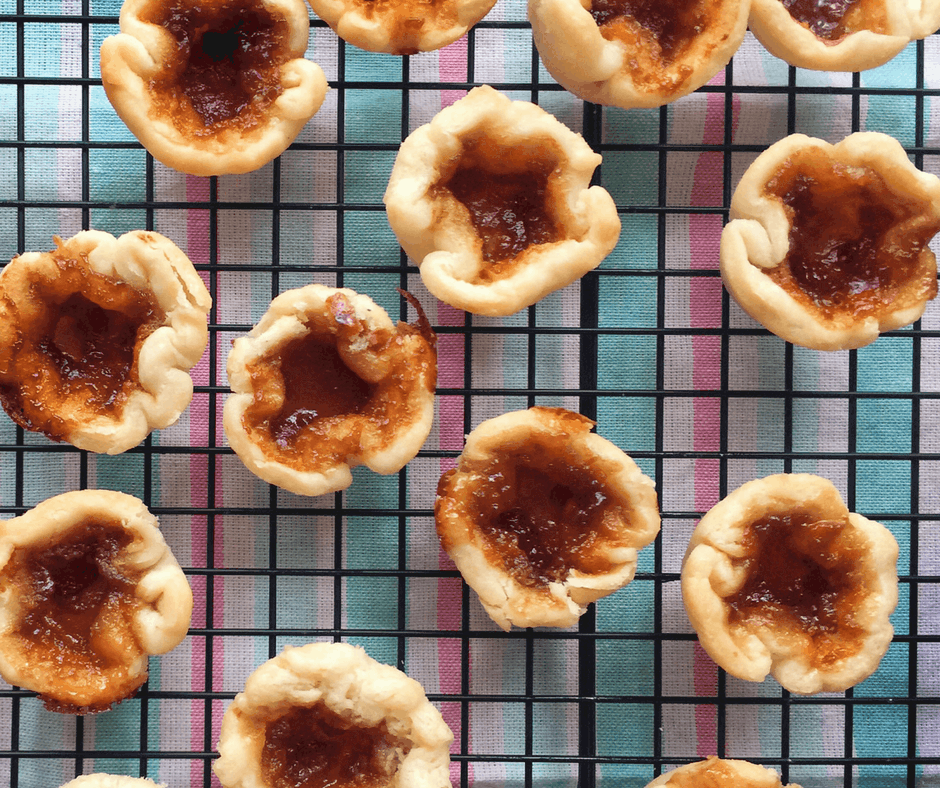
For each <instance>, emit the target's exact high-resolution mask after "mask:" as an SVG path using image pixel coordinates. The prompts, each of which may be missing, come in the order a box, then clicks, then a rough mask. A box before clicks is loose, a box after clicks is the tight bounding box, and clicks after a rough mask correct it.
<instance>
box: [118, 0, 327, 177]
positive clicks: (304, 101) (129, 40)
mask: <svg viewBox="0 0 940 788" xmlns="http://www.w3.org/2000/svg"><path fill="white" fill-rule="evenodd" d="M173 2H174V0H127V2H125V3H124V5H123V6H122V7H121V32H120V33H119V34H118V35H116V36H111V37H110V38H107V39H105V41H104V43H103V44H102V46H101V79H102V82H103V84H104V89H105V93H106V94H107V96H108V99H109V100H110V102H111V104H112V105H113V107H114V109H115V111H116V112H117V114H118V115H119V116H120V118H121V120H123V121H124V123H126V124H127V127H128V128H129V129H130V130H131V132H133V134H134V136H135V137H137V139H138V140H140V142H141V143H142V144H143V146H144V147H145V148H146V149H147V150H148V151H150V153H151V154H152V155H153V157H154V158H155V159H157V160H158V161H160V162H162V163H163V164H165V165H167V166H168V167H172V168H173V169H175V170H179V171H180V172H185V173H189V174H191V175H224V174H227V173H242V172H250V171H252V170H256V169H258V168H259V167H262V166H264V165H265V164H267V163H268V162H269V161H271V160H272V159H274V158H275V157H277V156H279V155H280V154H281V153H282V152H283V151H284V150H285V149H286V148H287V146H288V145H290V143H291V142H293V140H294V138H295V137H296V136H297V134H298V133H299V132H300V130H301V129H302V128H303V126H304V125H305V124H306V122H307V121H308V120H310V118H312V117H313V116H314V114H316V112H317V110H318V109H319V108H320V105H321V104H322V103H323V99H324V97H325V96H326V91H327V83H326V77H325V76H324V74H323V71H322V69H321V68H320V67H319V66H318V65H316V64H315V63H311V62H310V61H308V60H305V59H304V52H305V51H306V49H307V38H308V31H309V17H308V12H307V7H306V5H305V4H304V2H303V0H262V2H261V3H259V4H258V6H257V7H258V8H262V9H264V10H265V11H267V12H268V13H270V14H271V16H272V17H273V18H274V19H275V20H282V23H283V24H284V25H285V26H286V28H287V31H288V32H287V34H286V36H285V38H284V41H283V45H282V46H283V50H284V54H285V57H284V62H283V63H282V64H281V65H280V68H279V71H278V73H277V74H276V79H277V89H276V92H277V96H276V98H274V99H273V101H270V102H268V101H264V102H262V103H263V106H262V105H261V104H259V102H260V101H261V99H260V96H255V97H253V98H251V99H250V100H249V101H248V103H247V104H246V105H245V106H244V107H243V108H242V109H241V110H239V112H238V114H237V115H235V116H234V118H233V119H232V120H231V121H229V120H226V121H225V122H219V123H216V122H213V123H211V124H209V125H203V122H202V121H197V120H193V107H192V104H191V102H190V100H189V99H188V98H187V97H186V96H181V97H177V98H173V99H171V100H164V99H161V98H160V96H159V94H158V93H157V92H155V86H157V85H159V84H160V81H161V80H163V79H165V78H166V77H165V75H167V74H172V73H175V72H177V71H179V70H180V69H181V68H182V67H183V64H181V63H180V59H181V55H180V49H179V45H178V43H177V40H176V38H175V37H174V36H173V35H172V34H171V33H170V32H169V31H168V30H167V29H166V28H165V27H163V26H161V25H160V24H156V23H154V22H153V21H150V20H151V19H154V18H158V17H159V15H160V13H162V10H163V9H167V8H171V7H173ZM226 4H231V5H234V0H212V2H211V3H207V4H205V6H202V7H200V8H212V9H214V8H216V7H218V8H221V9H224V8H226V7H227V5H226ZM183 7H185V6H183ZM192 8H196V7H195V6H192ZM184 59H185V58H184ZM213 89H214V87H213V86H210V87H209V88H208V90H209V91H211V90H213Z"/></svg>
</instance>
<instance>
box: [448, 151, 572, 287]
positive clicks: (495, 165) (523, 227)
mask: <svg viewBox="0 0 940 788" xmlns="http://www.w3.org/2000/svg"><path fill="white" fill-rule="evenodd" d="M560 162H561V154H560V152H559V151H558V150H557V147H556V145H555V143H554V142H552V141H551V140H548V139H545V140H541V141H534V142H532V143H530V144H526V145H517V146H513V147H506V146H503V145H501V144H499V143H498V142H496V141H495V140H493V139H491V138H489V137H487V136H485V135H479V136H475V137H472V138H470V139H468V140H466V141H465V142H464V149H463V152H462V153H461V155H460V158H459V159H458V160H457V162H456V165H455V167H454V169H453V170H452V172H451V173H449V174H448V175H447V176H446V177H444V178H442V179H441V181H440V183H439V186H440V187H441V188H444V189H446V190H447V191H449V192H450V193H451V194H452V195H453V196H454V198H456V199H457V201H458V202H460V203H461V204H462V205H463V206H464V208H466V210H467V212H468V213H469V215H470V222H471V223H472V224H473V228H474V230H475V231H476V234H477V235H478V236H479V238H480V242H481V244H482V249H481V252H482V255H483V260H484V261H485V262H486V263H488V265H486V266H484V268H483V270H482V272H481V274H480V277H479V278H480V280H481V281H483V282H490V281H493V280H494V279H500V278H502V277H503V276H505V275H506V274H508V273H510V272H511V271H512V269H513V268H515V266H516V264H517V263H518V262H519V256H520V255H521V254H522V253H523V252H525V251H526V250H527V249H530V248H531V247H533V246H539V245H541V244H548V243H554V242H556V241H559V240H562V239H563V237H564V229H563V227H562V225H561V220H560V217H559V215H558V213H559V209H558V207H557V206H556V205H555V204H554V200H553V194H552V188H551V181H552V175H553V173H554V172H555V171H556V169H557V168H558V167H559V164H560Z"/></svg>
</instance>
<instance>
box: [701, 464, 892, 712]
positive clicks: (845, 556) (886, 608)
mask: <svg viewBox="0 0 940 788" xmlns="http://www.w3.org/2000/svg"><path fill="white" fill-rule="evenodd" d="M789 515H793V516H794V517H796V516H799V517H801V518H803V519H806V520H807V524H809V525H811V524H813V523H815V522H820V523H829V522H837V523H839V524H840V525H839V528H838V531H837V532H836V533H837V536H836V538H835V540H833V541H830V542H829V543H827V544H828V547H827V548H825V549H824V548H822V547H820V548H818V550H819V551H821V552H820V554H819V555H813V553H812V551H808V552H807V553H806V554H805V555H806V557H805V558H804V559H802V560H806V561H811V562H812V565H814V566H816V567H818V569H817V570H813V571H821V572H822V573H823V577H826V576H827V574H829V575H831V573H832V572H833V571H835V570H834V567H837V566H838V567H839V571H842V570H844V565H845V564H846V562H847V561H850V562H851V565H852V568H851V570H850V579H851V582H850V583H847V584H845V588H846V589H848V590H845V591H844V592H843V591H841V590H840V591H839V593H840V594H843V597H842V598H839V597H836V598H835V602H834V603H833V604H838V605H840V606H841V605H845V607H844V608H840V609H841V610H844V611H845V612H844V613H843V612H840V613H839V616H840V618H839V623H838V626H837V627H835V628H830V629H828V630H827V631H824V632H823V633H822V634H818V633H817V634H815V635H811V634H807V633H808V632H809V630H808V629H805V628H804V627H808V626H810V623H812V622H810V623H807V622H808V619H804V620H803V623H802V624H801V625H800V626H799V627H795V625H794V624H793V623H792V621H789V620H788V623H786V624H785V625H781V623H780V621H781V619H780V618H779V617H775V616H774V615H771V614H767V615H764V614H761V615H753V616H751V617H749V618H747V617H746V618H744V619H743V620H739V619H737V618H735V617H733V615H732V603H731V601H730V600H732V599H734V595H736V594H737V593H738V592H739V591H741V589H742V588H743V587H744V586H745V583H747V582H748V581H749V578H750V576H751V574H752V573H753V572H754V571H755V569H754V568H755V566H757V564H758V558H759V557H758V556H755V555H753V554H752V553H750V552H749V549H748V544H749V541H748V540H749V538H751V537H749V534H752V533H753V528H752V526H753V524H755V523H758V522H761V521H762V519H766V518H768V517H783V516H789ZM789 527H790V528H792V529H798V528H804V527H805V526H804V525H803V524H801V523H800V522H799V521H797V520H794V521H793V522H792V523H791V524H790V525H789ZM794 533H795V532H794ZM793 538H794V539H795V540H797V542H798V541H799V539H800V537H799V536H795V537H793ZM836 551H840V552H836ZM897 557H898V545H897V542H896V541H895V539H894V537H893V536H892V535H891V532H890V531H888V530H887V529H886V528H885V527H884V526H883V525H881V524H880V523H876V522H873V521H871V520H868V519H866V518H865V517H862V516H861V515H858V514H854V513H849V511H848V509H847V508H846V506H845V504H844V503H843V502H842V499H841V498H840V496H839V493H838V491H837V490H836V489H835V487H834V486H833V485H832V483H831V482H829V481H827V480H826V479H822V478H820V477H818V476H813V475H810V474H778V475H775V476H768V477H766V478H763V479H757V480H754V481H751V482H748V483H747V484H744V485H743V486H741V487H740V488H738V489H737V490H735V491H734V492H733V493H731V494H730V495H728V496H727V497H726V498H724V499H723V500H721V501H720V502H719V503H718V504H717V505H715V506H714V507H712V509H711V510H710V511H709V512H708V513H707V514H706V515H705V516H704V517H703V518H702V519H701V521H700V522H699V524H698V526H697V527H696V529H695V531H694V532H693V534H692V538H691V540H690V541H689V547H688V551H687V552H686V556H685V561H684V563H683V566H682V596H683V600H684V601H685V607H686V611H687V612H688V614H689V620H690V621H691V622H692V626H693V628H694V629H695V631H696V632H697V633H698V636H699V641H700V642H701V644H702V646H703V648H704V649H705V651H707V652H708V654H709V656H711V658H712V659H713V660H715V662H717V663H718V665H719V666H721V667H722V668H724V669H725V670H726V671H728V672H729V673H731V674H732V675H734V676H737V677H738V678H741V679H745V680H747V681H763V680H764V679H765V678H766V676H767V674H768V673H769V674H771V675H773V676H774V677H775V678H776V679H777V681H779V682H780V684H782V685H783V686H784V687H785V688H786V689H788V690H790V691H791V692H796V693H799V694H812V693H816V692H837V691H842V690H845V689H848V688H849V687H851V686H853V685H854V684H857V683H858V682H860V681H862V680H863V679H865V678H867V677H868V676H869V675H870V674H871V673H873V672H874V671H875V669H876V668H877V667H878V663H879V662H880V661H881V658H882V656H883V655H884V653H885V652H886V651H887V649H888V646H889V644H890V643H891V638H892V635H893V628H892V626H891V622H890V620H889V617H890V615H891V613H892V612H893V611H894V608H895V605H896V604H897V600H898V580H897V572H896V567H895V565H896V562H897ZM790 560H793V559H790ZM794 566H795V565H794ZM762 571H763V570H762ZM779 571H780V573H786V572H790V571H792V572H793V576H794V577H797V576H798V574H799V573H798V571H797V570H796V569H792V570H791V569H790V568H788V567H786V566H784V567H779ZM800 571H803V570H802V569H801V570H800ZM812 625H813V626H815V623H812ZM843 642H844V643H845V645H843ZM820 645H821V646H822V647H819V646H820Z"/></svg>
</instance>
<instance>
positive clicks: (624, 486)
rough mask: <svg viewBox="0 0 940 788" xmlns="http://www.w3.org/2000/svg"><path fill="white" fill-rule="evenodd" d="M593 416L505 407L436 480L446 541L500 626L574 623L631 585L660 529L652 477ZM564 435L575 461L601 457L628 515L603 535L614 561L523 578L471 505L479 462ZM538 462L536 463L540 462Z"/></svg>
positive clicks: (603, 548) (599, 546)
mask: <svg viewBox="0 0 940 788" xmlns="http://www.w3.org/2000/svg"><path fill="white" fill-rule="evenodd" d="M593 426H594V422H592V421H591V420H590V419H588V418H586V417H584V416H581V415H580V414H577V413H572V412H571V411H567V410H563V409H561V408H543V407H533V408H529V409H528V410H524V411H513V412H510V413H504V414H503V415H502V416H497V417H496V418H494V419H490V420H488V421H485V422H483V423H482V424H480V425H479V426H478V427H477V428H476V429H475V430H473V432H471V433H470V434H469V435H468V436H467V442H466V445H465V446H464V450H463V453H462V454H461V455H460V457H459V458H458V461H457V468H456V471H455V472H453V473H452V474H451V475H448V474H445V475H444V476H443V477H442V478H441V482H440V484H439V486H438V492H437V500H436V502H435V505H434V516H435V520H436V523H437V532H438V535H439V536H440V539H441V545H442V546H443V548H444V550H445V551H446V552H447V554H448V555H449V556H450V557H451V558H452V559H453V561H454V563H455V564H456V565H457V569H459V570H460V573H461V575H463V578H464V580H465V581H466V582H467V584H468V585H469V586H470V587H471V588H472V589H473V590H474V591H476V593H477V595H478V597H479V599H480V602H481V603H482V605H483V608H484V609H485V610H486V612H487V614H488V615H489V616H490V618H492V619H493V621H495V622H496V623H497V624H498V625H499V626H500V627H501V628H502V629H504V630H506V631H509V629H510V628H511V627H512V625H515V626H518V627H568V626H572V625H574V624H576V623H577V621H578V619H579V618H580V616H581V615H583V613H584V612H585V610H586V607H587V605H588V604H589V603H590V602H594V601H596V600H598V599H600V598H601V597H604V596H607V595H609V594H611V593H613V592H614V591H616V590H618V589H620V588H622V587H623V586H625V585H627V584H628V583H629V582H630V581H631V580H632V579H633V576H634V574H635V572H636V565H637V554H638V551H639V549H640V548H642V547H645V546H646V545H648V544H649V543H651V542H652V541H653V540H654V539H655V538H656V535H657V534H658V533H659V526H660V518H659V506H658V500H657V497H656V491H655V487H654V484H653V481H652V480H651V479H650V478H648V477H647V476H645V475H644V474H643V473H642V471H641V470H640V469H639V468H638V467H637V465H636V463H634V462H633V460H632V459H630V457H628V456H627V455H626V454H624V453H623V452H622V451H621V450H620V449H619V448H617V447H616V446H615V445H614V444H613V443H611V442H610V441H608V440H606V439H605V438H602V437H601V436H600V435H597V434H596V433H593V432H591V429H592V427H593ZM539 438H548V439H549V440H553V439H557V438H562V439H563V440H564V452H565V461H566V462H569V463H571V464H572V465H574V464H578V465H582V464H583V465H585V466H589V465H594V466H597V465H598V464H601V463H603V465H604V481H605V482H606V485H607V488H608V490H609V492H610V494H611V495H612V496H614V501H613V503H617V504H620V505H621V506H622V508H623V510H624V511H625V512H626V513H627V516H626V517H625V518H623V519H618V520H617V521H616V522H615V523H614V524H613V526H612V525H611V523H610V520H607V521H606V524H607V527H608V529H610V530H612V531H613V534H611V535H607V536H603V537H598V539H597V540H596V541H595V542H594V544H593V549H594V550H595V554H597V555H600V556H602V557H604V558H606V559H607V560H608V561H609V562H610V568H609V569H608V570H607V571H603V572H583V571H580V570H578V569H576V568H569V569H568V572H567V575H566V576H565V578H564V580H563V581H561V582H549V583H540V584H537V585H530V584H526V583H522V582H520V581H519V580H518V579H517V578H516V577H514V576H513V575H512V574H511V573H510V572H509V571H508V570H507V568H506V567H505V566H504V565H503V563H502V562H501V561H499V560H494V559H492V558H491V557H490V555H489V549H488V545H487V539H486V537H485V535H484V533H483V531H482V529H481V526H480V525H479V524H478V523H477V522H476V520H475V518H474V514H473V511H472V508H471V504H472V500H473V496H474V490H475V485H476V484H477V478H478V477H477V476H476V474H475V473H474V471H473V468H475V467H480V466H481V465H483V464H485V463H486V462H487V461H488V460H490V459H492V458H493V457H496V456H498V455H499V454H500V453H501V452H502V451H504V450H506V449H512V448H517V447H520V446H522V447H525V446H526V445H529V444H531V445H533V446H535V447H539V444H538V442H537V441H538V439H539ZM536 467H537V465H536Z"/></svg>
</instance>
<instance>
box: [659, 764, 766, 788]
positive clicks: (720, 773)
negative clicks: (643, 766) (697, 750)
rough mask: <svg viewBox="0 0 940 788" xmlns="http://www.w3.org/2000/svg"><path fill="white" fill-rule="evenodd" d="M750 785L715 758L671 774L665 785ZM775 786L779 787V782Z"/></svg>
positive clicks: (718, 787) (685, 787)
mask: <svg viewBox="0 0 940 788" xmlns="http://www.w3.org/2000/svg"><path fill="white" fill-rule="evenodd" d="M752 785H755V783H753V782H751V781H750V780H745V779H743V778H742V777H741V775H740V774H738V772H737V771H736V770H735V769H734V768H732V766H731V765H730V764H728V763H725V762H724V761H722V760H720V759H718V758H715V757H711V758H708V759H707V760H704V761H700V762H699V763H696V764H693V765H692V766H691V767H688V768H683V769H682V770H676V771H674V772H672V773H671V775H670V778H669V782H668V783H667V786H668V787H669V788H749V786H752ZM760 785H761V786H763V787H764V788H766V786H767V781H766V780H761V782H760ZM777 785H778V786H779V785H780V781H779V780H778V781H777Z"/></svg>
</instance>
